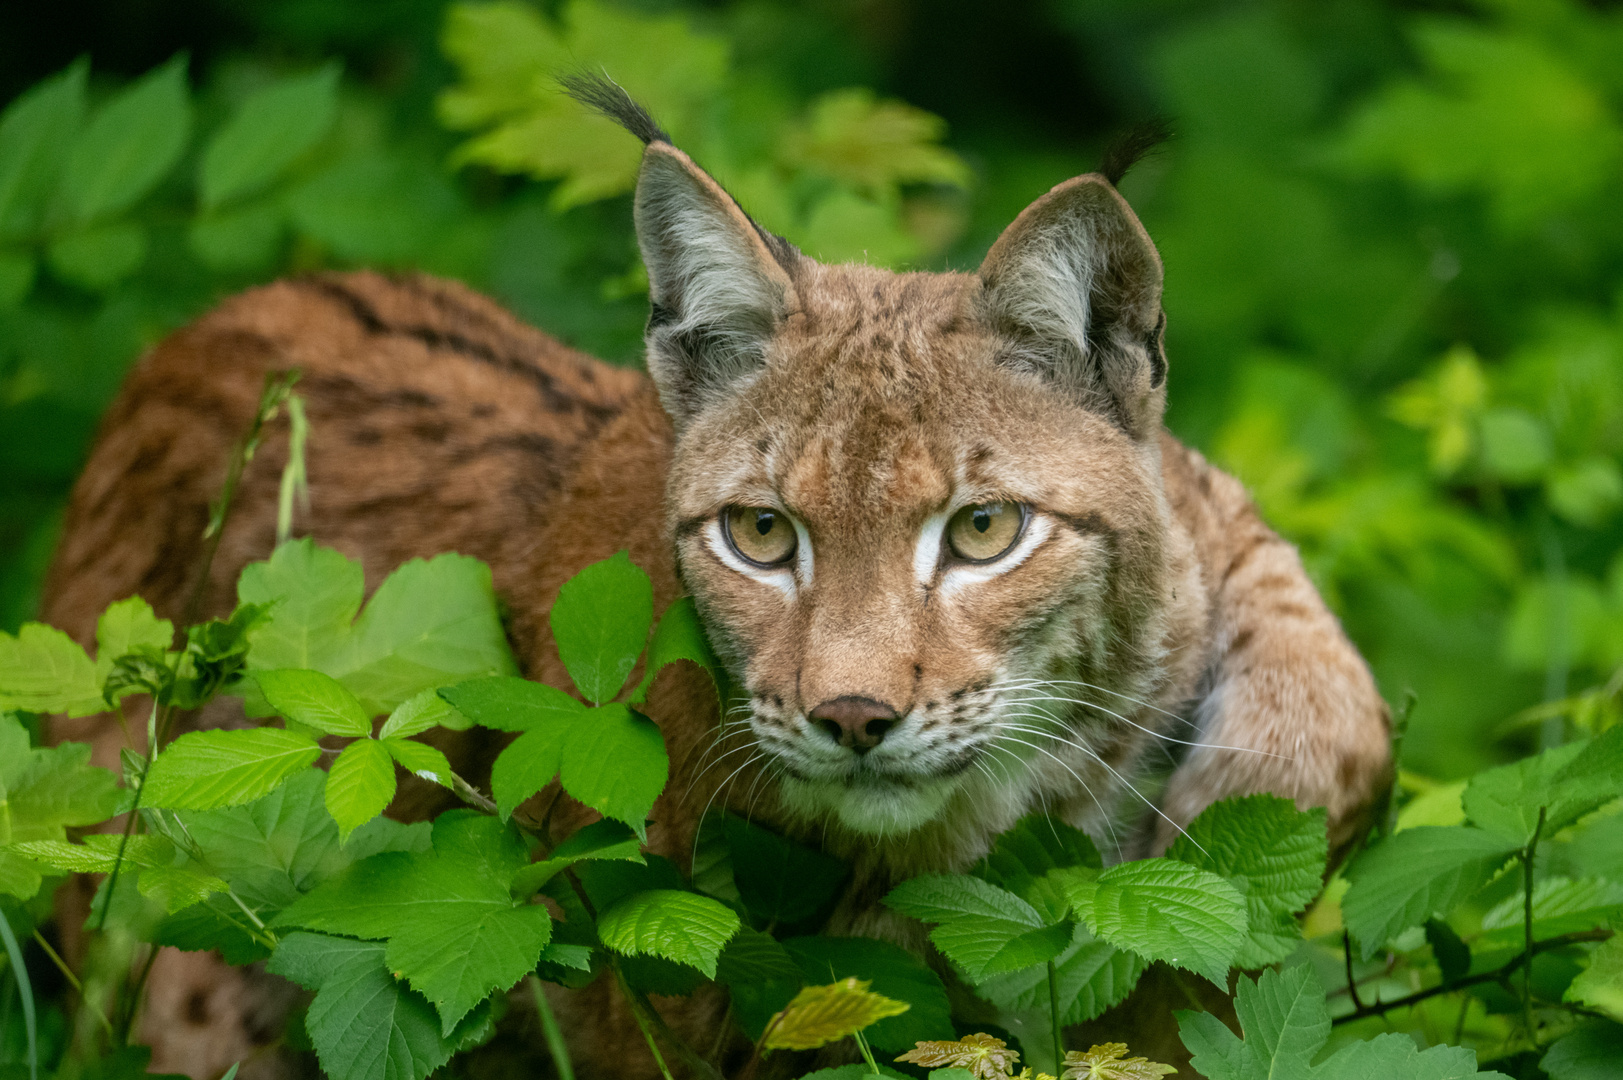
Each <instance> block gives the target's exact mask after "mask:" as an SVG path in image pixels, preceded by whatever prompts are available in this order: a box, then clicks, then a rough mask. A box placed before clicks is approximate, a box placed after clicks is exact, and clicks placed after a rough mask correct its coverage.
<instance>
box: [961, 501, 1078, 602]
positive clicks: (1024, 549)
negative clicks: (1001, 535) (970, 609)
mask: <svg viewBox="0 0 1623 1080" xmlns="http://www.w3.org/2000/svg"><path fill="white" fill-rule="evenodd" d="M1053 533H1054V520H1053V519H1052V518H1050V517H1048V516H1047V515H1046V514H1041V513H1038V512H1037V511H1035V510H1033V511H1031V520H1030V521H1028V522H1026V531H1025V533H1024V534H1023V535H1022V536H1021V537H1020V539H1019V540H1017V541H1015V545H1014V549H1013V550H1012V551H1010V552H1009V553H1008V554H1007V555H1004V556H1003V557H1002V558H998V559H994V560H992V561H991V562H989V563H951V564H948V566H947V572H946V573H945V574H943V575H941V590H942V593H943V594H944V595H947V596H950V595H952V594H953V593H955V592H957V591H958V590H959V589H962V588H966V587H968V586H970V585H978V584H980V583H981V582H983V581H991V580H992V579H993V578H995V577H997V576H998V575H999V574H1007V573H1008V572H1009V571H1010V570H1013V569H1014V568H1015V567H1017V566H1019V565H1020V564H1021V563H1023V562H1025V561H1026V557H1027V556H1029V555H1030V554H1031V553H1032V552H1033V551H1036V550H1037V548H1038V547H1040V546H1041V545H1042V543H1043V541H1044V540H1047V539H1048V538H1049V537H1050V536H1052V535H1053ZM939 547H940V541H939V540H937V549H938V550H939Z"/></svg>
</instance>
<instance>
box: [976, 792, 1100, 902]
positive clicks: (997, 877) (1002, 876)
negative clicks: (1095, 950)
mask: <svg viewBox="0 0 1623 1080" xmlns="http://www.w3.org/2000/svg"><path fill="white" fill-rule="evenodd" d="M1073 867H1083V868H1087V869H1093V870H1101V869H1103V868H1104V861H1103V860H1102V859H1101V858H1100V856H1099V850H1098V848H1096V847H1094V845H1093V841H1092V840H1091V839H1090V838H1089V837H1088V834H1087V833H1085V832H1083V831H1082V830H1081V829H1078V828H1074V827H1072V826H1070V825H1066V824H1065V823H1064V822H1060V821H1054V820H1052V819H1050V818H1049V817H1048V816H1047V815H1046V814H1041V813H1038V814H1028V815H1027V816H1025V817H1024V818H1021V819H1020V820H1019V821H1018V822H1016V823H1015V826H1014V828H1012V829H1010V830H1009V831H1008V832H1006V833H1004V834H1003V835H1002V836H1000V837H998V838H997V842H996V843H995V844H994V845H993V846H992V850H991V851H990V852H988V853H987V855H986V857H985V858H984V859H982V860H981V862H980V863H979V864H978V865H977V866H976V867H975V869H974V870H973V871H972V872H973V873H974V875H975V876H976V877H978V878H980V879H981V880H983V881H988V882H990V883H992V884H993V885H997V886H999V887H1000V888H1004V889H1007V890H1008V891H1009V892H1012V893H1014V894H1015V895H1016V896H1018V897H1020V898H1021V899H1022V900H1024V901H1026V902H1027V903H1028V904H1030V905H1031V906H1032V907H1033V908H1035V909H1036V910H1037V911H1038V912H1039V913H1040V914H1041V915H1042V916H1043V919H1044V920H1045V921H1047V922H1058V921H1059V920H1061V919H1063V918H1065V915H1066V912H1067V910H1068V909H1069V907H1070V903H1069V901H1068V900H1067V898H1066V897H1065V894H1064V890H1063V889H1062V888H1061V887H1060V883H1059V879H1058V878H1056V877H1053V876H1051V875H1050V871H1053V870H1059V869H1070V868H1073Z"/></svg>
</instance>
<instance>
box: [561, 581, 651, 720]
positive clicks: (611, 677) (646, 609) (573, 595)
mask: <svg viewBox="0 0 1623 1080" xmlns="http://www.w3.org/2000/svg"><path fill="white" fill-rule="evenodd" d="M548 618H549V621H550V622H551V625H552V636H553V639H554V640H556V641H557V643H558V655H559V657H560V658H562V660H563V662H564V667H566V668H568V669H569V677H570V678H571V679H574V680H575V687H576V689H578V690H579V691H580V692H581V696H582V697H584V698H586V700H588V701H593V702H596V703H598V704H599V705H601V704H603V703H604V702H606V701H609V700H611V699H612V698H613V697H614V696H615V695H616V694H618V693H619V692H620V688H621V687H623V686H625V682H626V676H628V675H630V674H631V669H632V668H633V667H634V666H635V665H636V663H637V657H639V656H641V655H642V650H643V647H644V646H645V645H646V644H647V643H648V628H649V627H650V626H652V625H653V622H654V591H653V586H652V585H651V584H649V581H648V575H647V574H645V573H643V572H642V570H641V569H640V568H639V567H638V566H637V565H636V564H635V563H633V562H632V561H631V558H630V556H628V555H627V554H626V553H625V552H623V551H622V552H620V553H619V554H617V555H614V556H611V557H610V558H607V559H604V560H602V561H601V562H595V563H593V564H592V565H590V566H588V567H586V568H585V569H584V570H582V571H581V572H580V573H578V574H576V575H575V576H574V577H572V578H570V579H569V580H568V581H566V582H564V584H563V587H562V588H561V589H559V590H558V600H557V602H556V603H554V604H553V605H552V611H551V613H550V614H549V616H548Z"/></svg>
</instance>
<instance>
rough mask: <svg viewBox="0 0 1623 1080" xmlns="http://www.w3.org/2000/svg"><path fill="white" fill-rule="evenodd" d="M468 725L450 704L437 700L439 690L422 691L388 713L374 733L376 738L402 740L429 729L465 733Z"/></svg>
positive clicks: (467, 721) (439, 697) (438, 698)
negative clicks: (376, 733) (435, 728)
mask: <svg viewBox="0 0 1623 1080" xmlns="http://www.w3.org/2000/svg"><path fill="white" fill-rule="evenodd" d="M471 726H472V721H470V720H469V719H468V718H467V717H465V716H463V715H462V714H461V713H459V712H457V711H456V709H454V708H452V707H451V703H450V702H449V701H446V700H445V699H444V698H443V697H441V696H440V694H439V691H437V690H424V691H423V692H422V693H420V694H418V695H416V696H415V697H411V698H407V699H406V700H405V701H402V702H401V703H400V704H399V705H396V706H395V709H394V712H392V713H390V714H389V718H388V719H387V720H385V721H384V722H383V727H382V728H380V729H379V730H378V738H380V739H391V738H401V739H404V738H407V737H408V736H411V735H421V734H422V733H423V732H425V731H427V730H428V729H429V728H433V727H442V728H448V729H450V730H452V731H465V730H467V729H468V728H469V727H471Z"/></svg>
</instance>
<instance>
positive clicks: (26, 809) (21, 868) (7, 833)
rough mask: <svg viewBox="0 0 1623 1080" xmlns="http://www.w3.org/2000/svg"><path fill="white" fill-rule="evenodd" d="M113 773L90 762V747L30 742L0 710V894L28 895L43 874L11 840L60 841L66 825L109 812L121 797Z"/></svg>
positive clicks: (91, 821) (94, 819) (87, 821)
mask: <svg viewBox="0 0 1623 1080" xmlns="http://www.w3.org/2000/svg"><path fill="white" fill-rule="evenodd" d="M115 783H116V781H115V779H114V777H113V774H112V773H110V772H108V771H107V770H106V769H98V768H96V767H95V766H92V765H91V764H90V747H88V746H86V745H84V744H83V743H63V744H62V745H61V746H58V747H54V748H52V749H49V750H47V749H43V748H37V747H30V746H29V741H28V733H27V731H26V730H24V728H23V726H22V724H20V723H18V721H17V718H16V717H14V716H11V715H9V714H6V713H0V893H7V894H9V895H11V896H14V897H16V898H17V899H19V900H27V899H29V898H31V897H32V896H34V894H35V893H37V892H38V891H39V887H40V883H41V878H40V874H39V870H38V868H37V867H36V866H35V865H34V864H33V862H32V860H31V859H30V858H29V857H28V856H26V855H24V854H21V853H19V852H16V851H15V850H8V848H9V845H12V844H19V843H27V842H39V841H62V840H64V839H66V837H67V831H66V830H67V828H68V827H70V826H78V825H93V824H96V823H97V822H100V821H102V820H104V819H106V818H107V817H109V816H111V815H112V814H113V812H114V811H115V809H116V808H117V806H118V804H119V802H120V799H119V792H118V789H117V787H116V786H115Z"/></svg>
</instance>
